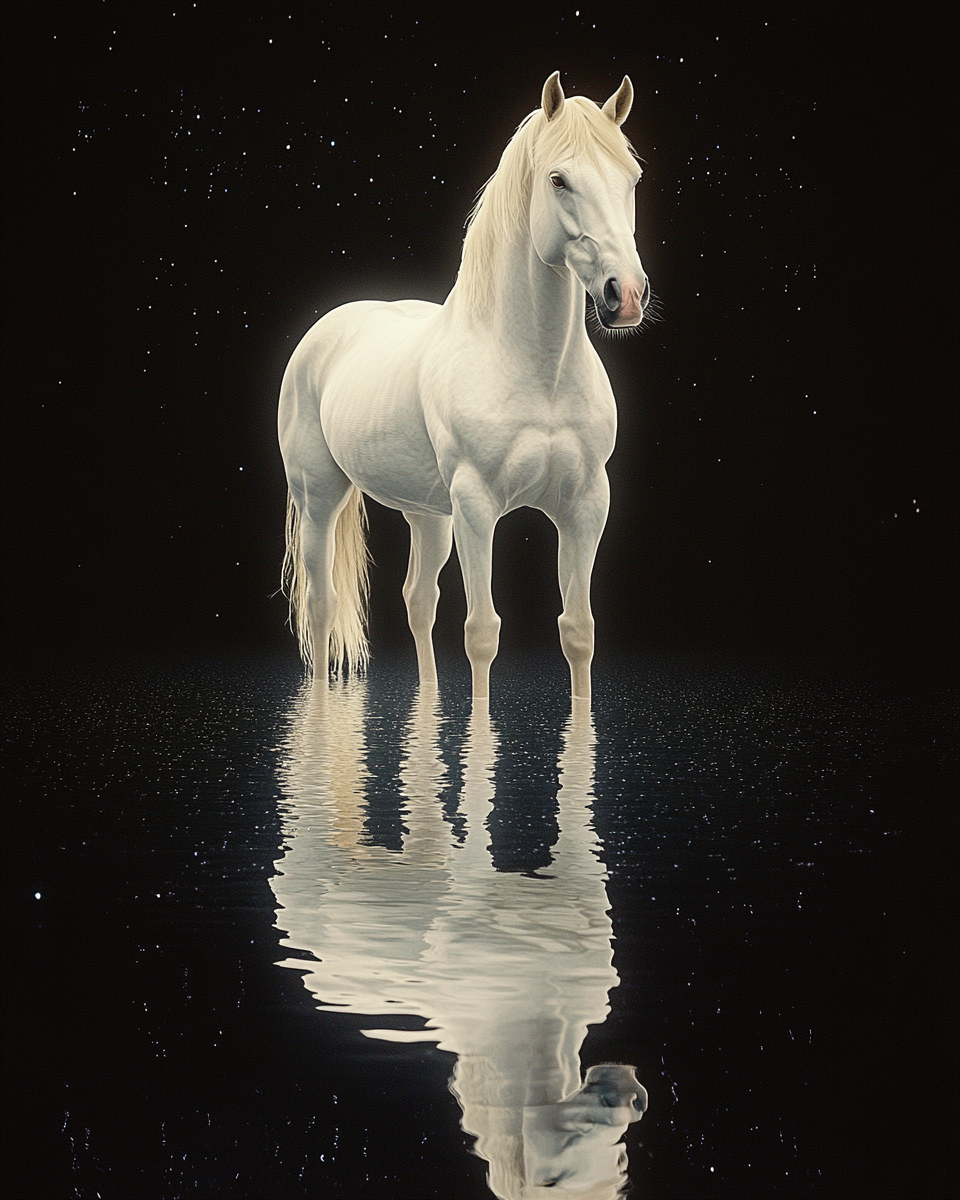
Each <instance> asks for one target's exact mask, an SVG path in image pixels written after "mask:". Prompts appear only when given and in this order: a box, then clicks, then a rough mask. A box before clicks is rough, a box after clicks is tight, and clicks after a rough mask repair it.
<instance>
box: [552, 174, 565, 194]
mask: <svg viewBox="0 0 960 1200" xmlns="http://www.w3.org/2000/svg"><path fill="white" fill-rule="evenodd" d="M550 182H551V183H552V184H553V186H554V187H555V188H556V189H557V191H558V192H559V191H561V190H562V189H563V188H565V187H566V186H567V185H566V183H564V180H563V176H562V175H558V174H557V172H556V171H554V173H553V174H552V175H551V176H550Z"/></svg>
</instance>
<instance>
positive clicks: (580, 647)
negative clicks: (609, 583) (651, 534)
mask: <svg viewBox="0 0 960 1200" xmlns="http://www.w3.org/2000/svg"><path fill="white" fill-rule="evenodd" d="M609 508H610V488H609V484H608V483H607V476H606V473H605V472H604V473H603V475H602V478H601V479H600V480H598V481H597V485H596V486H595V487H594V488H593V489H592V490H591V491H590V492H589V493H588V494H587V495H586V496H581V498H580V501H579V503H578V505H577V507H576V509H575V510H571V511H570V512H569V513H565V514H564V516H563V517H562V518H560V517H554V518H553V520H554V523H555V524H556V526H557V529H558V530H559V533H560V547H559V553H558V568H559V576H560V594H561V596H562V597H563V612H562V613H561V614H560V616H559V617H558V619H557V624H558V625H559V626H560V645H561V647H562V648H563V653H564V656H565V658H566V660H567V662H568V663H569V664H570V687H571V693H572V695H573V698H574V699H584V700H589V698H590V664H591V662H592V661H593V628H594V621H593V612H592V611H591V609H590V577H591V575H592V574H593V564H594V561H595V560H596V557H597V547H598V546H599V544H600V536H601V534H602V533H603V527H604V525H606V523H607V512H608V511H609Z"/></svg>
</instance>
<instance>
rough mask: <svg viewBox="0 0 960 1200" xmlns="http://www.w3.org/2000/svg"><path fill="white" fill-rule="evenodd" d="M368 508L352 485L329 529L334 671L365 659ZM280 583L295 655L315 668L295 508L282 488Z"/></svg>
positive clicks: (358, 667) (356, 667)
mask: <svg viewBox="0 0 960 1200" xmlns="http://www.w3.org/2000/svg"><path fill="white" fill-rule="evenodd" d="M366 529H367V510H366V506H365V505H364V503H363V492H361V491H360V489H359V488H356V487H355V488H353V489H352V491H351V492H350V496H349V498H348V500H347V503H346V505H345V506H344V508H343V509H342V511H341V513H340V516H339V517H338V518H337V528H336V532H335V535H334V538H335V541H334V555H333V588H334V591H335V592H336V593H337V613H336V616H335V617H334V620H333V629H332V630H331V633H330V666H331V667H332V668H333V670H334V672H335V673H336V674H339V673H340V672H341V671H342V670H343V668H344V667H346V668H347V670H349V671H363V670H365V669H366V666H367V663H368V662H369V661H370V644H369V642H368V641H367V599H368V596H369V593H370V574H369V564H370V553H369V551H368V550H367V539H366ZM281 578H282V585H283V591H284V594H285V595H286V596H287V597H288V598H289V600H290V628H291V629H292V630H293V632H294V633H295V634H296V635H297V640H298V641H299V642H300V655H301V657H302V658H303V661H304V662H305V663H306V664H307V666H308V667H312V668H313V669H314V671H316V669H317V668H316V662H315V656H314V650H315V648H314V645H313V633H312V631H311V629H310V621H309V618H308V610H307V569H306V564H305V563H304V561H303V549H302V547H301V544H300V513H299V511H298V509H297V506H296V504H295V503H294V499H293V496H292V495H291V494H290V493H289V491H288V492H287V548H286V552H285V554H284V556H283V570H282V576H281Z"/></svg>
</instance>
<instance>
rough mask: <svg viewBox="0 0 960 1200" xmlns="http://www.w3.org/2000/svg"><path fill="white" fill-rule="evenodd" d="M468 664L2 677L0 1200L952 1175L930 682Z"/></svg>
mask: <svg viewBox="0 0 960 1200" xmlns="http://www.w3.org/2000/svg"><path fill="white" fill-rule="evenodd" d="M495 671H496V682H495V694H494V697H493V699H492V701H491V704H490V710H489V714H488V715H487V714H484V713H482V712H481V713H478V714H473V715H472V716H471V709H470V705H469V702H468V699H467V685H468V680H467V674H466V671H465V670H464V669H463V668H462V667H461V666H460V665H459V664H458V663H453V664H446V665H445V666H444V665H442V666H441V679H442V690H441V692H440V695H439V698H436V697H431V696H418V693H417V689H416V681H415V677H414V674H413V673H412V671H411V670H410V669H409V668H408V667H407V666H405V665H396V664H390V663H381V664H376V665H375V666H374V668H373V670H372V672H371V674H370V677H369V679H368V680H367V681H360V682H356V683H349V682H348V683H347V684H343V685H341V684H335V685H333V686H332V687H331V688H329V689H327V688H322V689H320V690H319V691H311V690H310V689H308V688H305V686H304V684H303V679H302V675H301V673H300V671H299V669H298V667H297V666H296V665H295V664H294V663H292V662H290V661H289V660H288V659H284V660H279V659H263V658H255V657H250V658H246V659H212V658H211V659H200V658H194V659H181V660H170V661H163V662H151V663H146V664H145V663H143V662H136V661H132V660H131V661H129V662H116V663H113V664H112V665H109V666H105V665H102V664H101V665H97V666H90V665H87V666H79V665H74V666H70V667H66V668H63V669H61V670H59V671H58V672H56V673H54V672H40V671H35V672H33V673H28V674H26V675H23V676H20V677H19V678H17V679H16V680H15V681H14V682H13V683H12V684H11V686H10V687H9V688H8V692H7V698H6V705H5V710H6V716H5V724H4V751H5V754H4V759H5V797H6V798H5V808H6V812H7V816H8V822H7V824H8V833H7V838H6V855H7V865H8V871H7V876H8V882H9V887H10V889H11V891H12V900H8V903H7V906H6V915H7V922H8V944H9V945H10V946H11V947H12V949H10V950H8V958H7V962H8V972H7V974H8V989H7V1005H8V1017H7V1027H8V1029H10V1030H13V1034H12V1037H11V1047H12V1053H11V1054H10V1056H9V1058H10V1061H11V1062H12V1064H13V1068H12V1069H11V1070H9V1071H8V1081H9V1088H8V1098H7V1120H6V1129H7V1134H6V1138H5V1147H6V1148H5V1156H6V1165H5V1171H6V1176H5V1178H6V1180H7V1188H6V1191H5V1194H7V1195H10V1196H18V1197H33V1196H38V1197H60V1196H64V1197H68V1196H70V1197H72V1196H78V1197H98V1196H99V1197H102V1198H103V1200H108V1198H111V1197H118V1198H131V1197H162V1198H164V1200H174V1198H176V1197H218V1198H219V1197H232V1196H236V1197H266V1198H274V1197H277V1198H280V1197H301V1196H304V1197H320V1198H322V1197H327V1196H331V1197H335V1196H343V1197H347V1198H351V1200H352V1198H356V1200H361V1198H366V1197H389V1198H396V1200H408V1198H409V1200H415V1198H420V1197H443V1198H446V1197H450V1198H454V1197H466V1198H469V1197H477V1198H479V1197H484V1196H488V1197H489V1196H491V1195H492V1194H493V1193H492V1192H491V1191H490V1190H489V1188H488V1186H487V1183H486V1179H487V1174H488V1171H490V1172H492V1174H493V1176H494V1177H495V1178H496V1179H497V1180H499V1181H500V1182H499V1183H498V1184H497V1186H498V1187H499V1188H500V1192H501V1194H503V1195H514V1194H516V1195H518V1196H519V1195H520V1194H521V1193H520V1192H519V1191H511V1190H510V1189H511V1188H516V1187H519V1186H520V1183H518V1180H519V1181H522V1180H523V1176H524V1173H526V1175H527V1179H526V1186H527V1187H528V1191H526V1192H523V1195H525V1196H526V1195H539V1194H541V1193H542V1194H543V1195H554V1196H555V1195H563V1194H575V1195H576V1194H579V1195H581V1196H584V1197H586V1196H589V1197H593V1196H601V1195H603V1196H607V1195H613V1194H614V1187H615V1184H614V1183H613V1182H610V1181H611V1180H615V1179H616V1178H617V1176H618V1171H619V1169H620V1167H621V1166H622V1157H623V1153H622V1151H621V1150H619V1149H617V1148H616V1143H617V1139H618V1138H619V1136H620V1135H621V1134H622V1133H624V1130H626V1132H625V1136H624V1139H623V1144H624V1145H625V1147H626V1156H627V1160H628V1162H627V1166H626V1172H627V1175H628V1176H629V1179H630V1180H631V1181H632V1184H633V1188H634V1194H635V1195H639V1196H644V1197H700V1196H704V1197H706V1196H723V1197H752V1196H757V1197H761V1196H770V1195H807V1194H810V1195H820V1196H830V1197H857V1196H901V1197H902V1196H914V1195H915V1196H920V1195H930V1196H933V1195H937V1196H939V1195H947V1194H948V1193H949V1194H952V1188H953V1186H954V1183H955V1177H954V1175H953V1171H952V1165H951V1164H952V1161H953V1159H952V1149H951V1147H952V1145H953V1142H954V1137H955V1134H954V1129H955V1125H954V1119H955V1109H954V1108H953V1103H954V1096H955V1093H954V1091H953V1086H954V1085H953V1067H952V1063H951V1053H952V1050H953V1041H952V1031H953V1030H954V1029H955V1023H954V1017H953V1012H952V1005H951V1002H950V996H951V995H952V994H953V988H954V981H955V974H954V957H953V949H952V936H951V935H952V932H953V929H952V927H953V904H954V890H953V882H952V881H953V872H954V870H955V860H954V842H953V830H954V828H955V816H956V794H955V761H956V758H955V756H956V745H957V739H956V724H955V696H954V695H952V694H951V693H950V692H949V691H947V690H945V689H942V688H939V687H936V686H934V685H933V684H931V683H929V682H927V683H926V684H920V685H918V684H916V683H911V682H905V681H903V680H902V679H901V680H892V679H890V678H882V677H878V676H877V675H874V674H871V673H869V672H864V671H856V670H852V669H841V668H840V667H832V668H831V667H827V666H824V665H823V664H820V665H812V664H797V663H792V664H784V663H779V664H778V663H772V662H730V661H727V662H705V661H694V660H689V659H688V660H683V661H681V660H656V661H653V660H651V661H637V662H631V663H622V662H620V663H615V662H600V663H598V664H597V668H596V691H597V694H596V698H595V703H594V709H593V716H592V720H591V719H590V718H589V717H585V716H584V715H583V714H573V715H571V712H570V704H569V700H568V698H567V681H566V672H565V667H564V666H563V664H562V662H561V661H557V660H555V659H553V658H551V659H549V660H547V659H544V660H539V659H533V658H531V659H529V660H524V661H513V662H500V663H498V664H497V665H496V668H495ZM277 964H285V965H277ZM318 1006H319V1007H318ZM364 1031H366V1032H364ZM605 1063H619V1064H629V1065H632V1066H634V1067H635V1069H636V1078H637V1079H638V1080H639V1082H640V1084H642V1085H643V1087H644V1088H645V1089H646V1092H647V1093H648V1097H649V1108H648V1110H647V1112H646V1114H645V1115H644V1117H643V1120H642V1121H639V1122H637V1121H633V1122H632V1123H630V1124H629V1126H627V1121H628V1119H629V1117H630V1115H631V1112H632V1111H633V1110H631V1108H630V1104H631V1098H632V1095H635V1094H638V1093H637V1089H636V1088H635V1087H634V1088H633V1089H632V1092H631V1089H630V1086H629V1082H630V1078H631V1076H630V1073H629V1072H628V1071H621V1072H620V1074H619V1075H616V1077H615V1078H614V1080H613V1082H612V1083H611V1082H609V1080H608V1082H607V1083H606V1084H603V1085H602V1086H599V1087H596V1086H595V1087H593V1088H592V1089H588V1091H587V1092H582V1093H581V1094H580V1096H579V1097H578V1098H575V1099H574V1100H573V1101H570V1102H569V1103H568V1104H567V1106H566V1107H564V1106H563V1105H562V1104H559V1103H558V1101H560V1100H561V1099H563V1098H564V1097H570V1095H571V1094H572V1093H575V1092H577V1090H578V1088H579V1087H580V1072H581V1071H582V1072H586V1071H587V1070H588V1068H590V1067H594V1066H598V1065H600V1064H605ZM591 1078H592V1079H596V1078H598V1077H597V1076H596V1074H594V1075H593V1076H591ZM603 1078H605V1077H603ZM451 1080H452V1081H453V1082H452V1083H451ZM626 1093H630V1094H629V1095H627V1094H626ZM634 1103H640V1101H636V1102H634ZM578 1106H579V1107H578ZM633 1115H635V1112H634V1113H633ZM478 1137H479V1141H478V1140H477V1139H478ZM477 1148H479V1149H480V1150H481V1152H482V1154H483V1155H484V1156H483V1157H480V1156H478V1155H477V1154H476V1153H474V1152H473V1151H474V1150H475V1149H477ZM589 1179H593V1180H594V1181H595V1183H594V1190H591V1191H586V1192H583V1191H581V1192H579V1193H577V1192H571V1191H570V1189H571V1188H573V1187H574V1186H575V1185H579V1184H582V1183H583V1182H584V1181H586V1180H589ZM511 1180H512V1181H513V1182H511ZM604 1180H606V1182H603V1181H604ZM551 1181H555V1182H554V1185H553V1186H552V1187H550V1188H540V1189H537V1190H529V1189H530V1186H531V1184H533V1183H537V1182H540V1183H550V1182H551ZM621 1182H622V1181H621Z"/></svg>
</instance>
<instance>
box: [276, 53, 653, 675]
mask: <svg viewBox="0 0 960 1200" xmlns="http://www.w3.org/2000/svg"><path fill="white" fill-rule="evenodd" d="M632 103H633V85H632V84H631V82H630V80H629V79H628V78H626V77H624V80H623V83H622V84H621V85H620V87H619V88H618V89H617V91H616V92H615V93H614V94H613V95H612V96H611V97H610V99H609V100H607V102H606V103H605V104H604V105H603V107H602V108H600V107H598V106H597V105H596V104H594V103H593V101H591V100H587V99H585V98H583V97H581V96H574V97H571V98H565V97H564V94H563V90H562V88H561V87H560V82H559V73H558V72H554V74H553V75H551V76H550V78H549V79H548V80H547V82H546V83H545V84H544V87H543V95H542V107H541V108H540V109H537V110H535V111H534V112H533V113H531V114H530V116H528V117H527V118H526V119H525V120H524V121H523V122H522V123H521V125H520V127H519V128H518V130H517V132H516V134H515V135H514V137H513V139H512V140H511V141H510V143H509V144H508V146H507V148H506V150H505V151H504V152H503V156H502V158H501V160H500V165H499V167H498V168H497V171H496V173H495V174H494V175H493V177H492V178H491V179H490V180H489V182H488V183H487V185H486V187H485V188H484V190H483V192H482V194H481V196H480V199H479V200H478V202H477V204H476V206H475V208H474V210H473V213H472V214H471V219H470V223H469V228H468V230H467V235H466V238H465V240H464V246H463V258H462V263H461V267H460V272H459V275H458V277H457V281H456V284H455V285H454V288H453V290H452V291H451V292H450V295H449V296H448V297H447V299H446V302H445V303H444V304H443V305H437V304H428V303H426V302H424V301H420V300H401V301H397V302H395V303H387V302H385V301H378V300H367V301H360V302H358V303H354V304H345V305H343V306H342V307H340V308H337V309H334V310H333V311H332V312H330V313H328V314H327V315H326V316H324V317H323V318H321V320H319V321H318V322H317V323H316V325H314V326H313V328H312V329H310V331H309V332H308V333H307V334H306V336H305V337H304V338H303V340H302V341H301V342H300V344H299V346H298V347H297V349H296V350H295V351H294V353H293V356H292V358H291V359H290V363H289V365H288V366H287V369H286V372H285V373H284V377H283V385H282V388H281V393H280V412H279V431H280V446H281V450H282V452H283V459H284V464H285V466H286V473H287V482H288V485H289V496H288V503H287V552H286V557H285V559H284V572H283V578H284V585H285V588H286V590H287V594H288V595H289V597H290V602H291V617H292V622H293V624H294V625H295V628H296V632H297V634H298V636H299V640H300V647H301V652H302V654H303V657H304V659H305V660H306V661H307V663H308V664H313V666H314V669H315V670H318V669H320V664H321V663H323V662H324V660H325V659H326V658H327V657H328V652H329V658H330V661H331V663H332V665H333V668H334V670H339V669H340V668H341V667H342V666H343V665H346V666H348V667H350V668H354V669H356V668H361V669H362V668H363V667H364V665H365V664H366V661H367V658H368V655H369V651H368V646H367V640H366V635H365V629H364V626H365V608H366V596H367V561H368V560H367V551H366V546H365V540H364V525H365V512H364V508H363V496H362V493H364V492H365V493H366V494H367V495H369V496H372V497H373V498H374V499H376V500H378V501H380V503H381V504H385V505H387V507H389V508H396V509H399V510H400V511H401V512H402V513H403V515H404V516H405V517H406V519H407V521H408V523H409V525H410V531H411V539H410V566H409V570H408V572H407V578H406V582H405V584H404V588H403V594H404V599H405V600H406V604H407V613H408V618H409V622H410V628H411V630H412V632H413V636H414V638H415V640H416V645H417V658H418V662H419V668H420V679H421V682H423V683H435V682H436V678H437V668H436V662H435V659H434V653H433V625H434V620H435V617H436V610H437V601H438V599H439V595H440V592H439V588H438V586H437V579H438V577H439V574H440V571H441V568H442V567H443V565H444V563H446V561H447V559H448V558H449V556H450V550H451V546H452V539H453V538H454V537H455V538H456V541H457V553H458V555H459V558H460V565H461V569H462V571H463V581H464V587H465V590H466V596H467V619H466V625H465V636H464V643H465V646H466V651H467V656H468V658H469V659H470V664H471V667H472V671H473V695H474V697H476V698H482V697H486V696H488V695H489V676H490V664H491V662H492V661H493V659H494V657H495V656H496V653H497V647H498V642H499V635H500V618H499V617H498V616H497V613H496V610H495V609H494V606H493V596H492V593H491V587H490V570H491V558H492V552H493V531H494V527H495V526H496V524H497V521H498V520H499V519H500V518H501V517H502V516H503V515H504V514H505V513H508V512H511V511H512V510H513V509H515V508H520V507H522V506H523V505H528V506H530V507H531V508H538V509H540V510H541V511H542V512H544V513H546V514H547V516H548V517H550V519H551V520H552V521H553V522H554V524H555V525H556V526H557V529H558V530H559V535H560V544H559V575H560V591H561V595H562V599H563V612H562V613H561V615H560V617H559V625H560V641H561V645H562V647H563V652H564V654H565V655H566V658H567V661H568V662H569V664H570V674H571V683H572V691H573V695H574V696H576V697H588V696H589V695H590V663H591V659H592V658H593V629H594V622H593V615H592V613H591V611H590V576H591V572H592V570H593V563H594V559H595V557H596V551H597V545H598V543H599V541H600V535H601V533H602V532H603V527H604V525H605V523H606V519H607V511H608V508H609V485H608V482H607V474H606V470H605V464H606V462H607V460H608V459H609V457H610V455H611V453H612V452H613V446H614V439H615V435H616V424H617V410H616V404H615V402H614V398H613V391H612V389H611V387H610V381H609V379H608V378H607V375H606V372H605V371H604V369H603V365H602V364H601V362H600V358H599V356H598V355H597V353H596V351H595V350H594V348H593V346H592V345H591V344H590V341H589V339H588V337H587V333H586V329H585V324H584V297H583V292H584V289H585V290H586V291H587V292H588V293H589V294H590V296H591V298H592V299H593V301H594V304H595V306H596V312H597V317H598V319H599V322H600V324H601V326H603V327H604V328H605V329H608V330H612V331H616V330H626V329H629V328H633V327H635V326H637V325H639V324H640V322H641V320H642V319H643V313H644V309H645V307H646V305H647V302H648V299H649V295H650V288H649V285H648V283H647V279H646V276H645V275H644V272H643V267H642V266H641V265H640V258H639V256H638V254H637V249H636V245H635V242H634V202H633V189H634V187H635V185H636V184H637V182H638V181H639V179H640V168H639V167H638V165H637V162H636V159H635V157H634V156H633V154H632V151H631V148H630V144H629V142H628V141H627V139H626V138H625V137H624V135H623V133H622V132H621V130H620V125H621V123H622V122H623V121H624V119H625V118H626V116H627V114H628V113H629V111H630V108H631V105H632Z"/></svg>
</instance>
